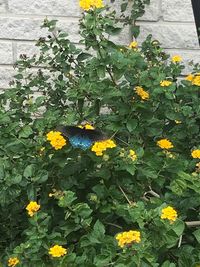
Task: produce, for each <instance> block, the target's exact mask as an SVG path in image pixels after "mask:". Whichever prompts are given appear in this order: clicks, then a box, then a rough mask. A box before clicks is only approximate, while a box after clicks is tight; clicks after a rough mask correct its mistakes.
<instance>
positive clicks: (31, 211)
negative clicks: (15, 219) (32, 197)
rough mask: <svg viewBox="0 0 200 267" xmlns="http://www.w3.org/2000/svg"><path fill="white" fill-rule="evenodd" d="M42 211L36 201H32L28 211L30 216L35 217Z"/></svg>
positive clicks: (27, 208)
mask: <svg viewBox="0 0 200 267" xmlns="http://www.w3.org/2000/svg"><path fill="white" fill-rule="evenodd" d="M39 209H40V205H38V204H37V202H35V201H31V202H30V203H29V204H28V205H27V206H26V210H27V211H28V215H29V216H31V217H32V216H33V215H34V214H35V213H36V212H37V211H38V210H39Z"/></svg>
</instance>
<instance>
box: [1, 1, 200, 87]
mask: <svg viewBox="0 0 200 267" xmlns="http://www.w3.org/2000/svg"><path fill="white" fill-rule="evenodd" d="M107 1H108V0H107ZM78 2H79V1H78V0H40V1H39V0H0V89H5V88H7V87H8V83H9V81H10V80H11V79H12V76H13V74H14V70H13V67H12V65H13V64H14V62H15V61H16V60H17V58H19V55H20V54H27V55H32V54H34V53H37V48H36V47H34V43H35V40H37V39H38V37H40V36H44V35H45V34H46V32H45V30H44V29H43V30H41V29H40V25H41V22H42V21H43V19H44V18H45V17H46V16H47V17H49V18H56V19H58V20H59V25H60V26H61V27H62V28H63V29H64V30H66V31H67V32H68V33H69V37H70V39H71V40H72V41H73V42H74V43H78V41H79V36H78V20H79V17H80V14H81V10H80V9H79V4H78ZM120 2H121V1H120V0H117V2H116V5H118V4H119V3H120ZM139 24H140V25H141V35H140V37H139V39H138V41H139V42H141V41H142V40H143V39H144V38H145V37H146V36H147V35H148V34H149V33H151V34H153V36H154V37H155V38H156V39H158V40H160V41H161V43H162V45H163V47H164V48H165V49H166V51H168V52H169V53H170V54H172V55H174V54H179V55H182V57H183V59H184V61H185V62H189V61H190V60H192V59H194V61H195V62H200V49H199V45H198V40H197V35H196V29H195V24H194V18H193V13H192V7H191V0H151V5H150V6H149V7H148V8H147V11H146V14H145V15H144V16H143V17H142V18H141V20H140V21H139ZM131 39H132V38H131V36H130V35H129V31H128V29H127V28H126V29H124V31H123V32H122V35H121V37H120V38H118V41H121V40H123V43H124V44H127V45H128V44H129V42H130V41H131Z"/></svg>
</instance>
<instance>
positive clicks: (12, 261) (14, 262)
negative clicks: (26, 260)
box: [8, 257, 19, 267]
mask: <svg viewBox="0 0 200 267" xmlns="http://www.w3.org/2000/svg"><path fill="white" fill-rule="evenodd" d="M18 263H19V259H18V258H16V257H15V258H9V259H8V266H9V267H10V266H11V267H14V266H16V265H17V264H18Z"/></svg>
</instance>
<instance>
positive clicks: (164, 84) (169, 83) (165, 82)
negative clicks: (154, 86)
mask: <svg viewBox="0 0 200 267" xmlns="http://www.w3.org/2000/svg"><path fill="white" fill-rule="evenodd" d="M171 84H172V82H171V81H168V80H162V81H161V82H160V86H162V87H168V86H170V85H171Z"/></svg>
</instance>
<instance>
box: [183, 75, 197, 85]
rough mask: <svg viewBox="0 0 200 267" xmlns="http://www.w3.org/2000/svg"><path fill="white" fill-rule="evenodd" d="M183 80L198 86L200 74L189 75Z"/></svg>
mask: <svg viewBox="0 0 200 267" xmlns="http://www.w3.org/2000/svg"><path fill="white" fill-rule="evenodd" d="M185 79H186V80H187V81H190V82H191V83H192V84H193V85H196V86H200V73H196V74H189V75H188V76H187V77H186V78H185Z"/></svg>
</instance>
